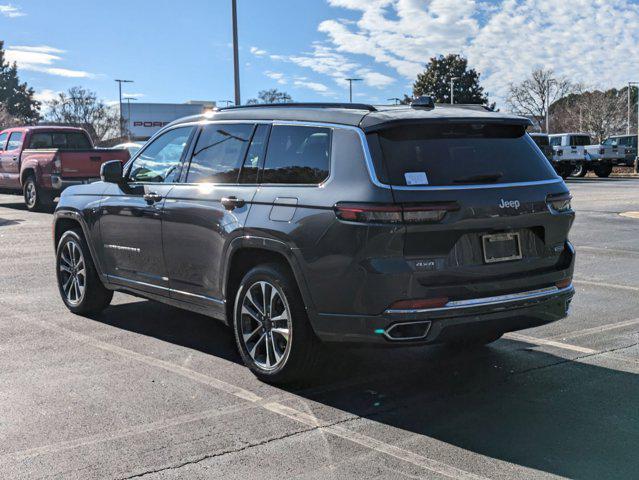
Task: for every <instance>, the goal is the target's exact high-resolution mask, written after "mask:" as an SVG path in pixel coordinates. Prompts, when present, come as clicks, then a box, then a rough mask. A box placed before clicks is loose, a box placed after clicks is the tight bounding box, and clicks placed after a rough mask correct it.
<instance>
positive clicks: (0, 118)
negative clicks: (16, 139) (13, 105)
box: [0, 103, 22, 131]
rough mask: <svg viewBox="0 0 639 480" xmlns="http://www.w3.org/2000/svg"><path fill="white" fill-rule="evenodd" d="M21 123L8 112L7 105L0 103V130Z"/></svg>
mask: <svg viewBox="0 0 639 480" xmlns="http://www.w3.org/2000/svg"><path fill="white" fill-rule="evenodd" d="M21 123H22V122H20V120H19V119H18V118H16V117H14V116H13V115H11V114H10V113H9V111H8V110H7V107H5V106H4V105H3V104H1V103H0V131H2V130H4V129H5V128H9V127H15V126H17V125H20V124H21Z"/></svg>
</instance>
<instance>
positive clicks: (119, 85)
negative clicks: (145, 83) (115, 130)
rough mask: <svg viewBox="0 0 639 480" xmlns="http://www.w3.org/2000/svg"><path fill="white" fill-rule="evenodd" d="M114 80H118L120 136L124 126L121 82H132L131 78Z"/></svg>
mask: <svg viewBox="0 0 639 480" xmlns="http://www.w3.org/2000/svg"><path fill="white" fill-rule="evenodd" d="M115 81H116V82H118V93H119V97H120V138H121V137H123V136H124V132H123V131H122V130H123V128H124V126H123V123H124V119H123V118H122V84H123V83H133V80H120V79H116V80H115Z"/></svg>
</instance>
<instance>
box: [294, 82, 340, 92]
mask: <svg viewBox="0 0 639 480" xmlns="http://www.w3.org/2000/svg"><path fill="white" fill-rule="evenodd" d="M293 84H294V85H295V86H296V87H302V88H308V89H310V90H313V91H314V92H316V93H320V94H322V95H331V94H332V92H331V91H330V88H328V87H327V86H326V85H324V84H323V83H319V82H309V81H306V80H295V81H294V82H293Z"/></svg>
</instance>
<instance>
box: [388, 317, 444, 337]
mask: <svg viewBox="0 0 639 480" xmlns="http://www.w3.org/2000/svg"><path fill="white" fill-rule="evenodd" d="M421 323H425V324H426V331H425V332H424V334H423V335H420V336H418V337H402V338H396V337H391V336H390V334H389V333H388V332H390V331H391V330H393V329H394V328H395V327H399V326H401V325H411V326H412V325H419V324H421ZM431 324H432V322H431V321H430V320H421V321H418V322H400V323H394V324H392V325H391V326H390V327H388V328H387V329H386V330H384V336H385V337H386V338H387V339H388V340H390V341H392V342H403V341H406V340H422V339H424V338H426V337H427V336H428V333H429V332H430V327H431Z"/></svg>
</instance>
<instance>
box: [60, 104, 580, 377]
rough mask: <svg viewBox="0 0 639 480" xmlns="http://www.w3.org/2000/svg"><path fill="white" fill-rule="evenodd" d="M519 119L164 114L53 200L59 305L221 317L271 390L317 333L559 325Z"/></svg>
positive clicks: (376, 335)
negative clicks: (154, 127)
mask: <svg viewBox="0 0 639 480" xmlns="http://www.w3.org/2000/svg"><path fill="white" fill-rule="evenodd" d="M529 124H530V121H529V120H528V119H526V118H522V117H516V116H512V115H507V114H503V113H496V112H491V111H488V110H486V109H484V108H482V107H477V106H475V107H463V106H459V105H454V106H434V104H433V103H432V100H430V99H428V98H426V99H424V98H422V99H420V100H418V101H416V102H414V103H413V104H412V105H411V106H393V107H373V106H370V105H363V104H361V105H360V104H282V105H277V106H272V105H251V106H249V107H237V108H226V109H220V110H219V111H216V112H215V113H214V114H212V115H207V116H195V117H189V118H185V119H182V120H179V121H176V122H173V123H171V124H170V125H168V126H166V127H165V128H163V129H162V130H161V131H159V132H158V133H157V134H156V135H155V136H154V137H153V138H152V139H151V140H150V141H149V142H147V144H146V145H145V146H144V148H143V149H142V150H141V151H140V152H138V154H137V155H136V156H135V157H134V158H133V159H132V160H131V161H129V162H128V163H127V164H126V165H124V166H123V165H122V163H121V162H119V161H113V162H107V163H105V164H104V165H103V166H102V173H101V177H102V182H98V183H93V184H90V185H82V186H75V187H72V188H69V189H67V190H65V191H64V192H63V194H62V197H61V198H60V202H59V204H58V207H57V209H56V212H55V217H54V242H55V247H56V249H57V250H56V251H57V254H56V258H57V267H56V272H57V281H58V286H59V290H60V295H61V297H62V300H63V301H64V303H65V304H66V306H67V307H68V309H69V310H71V311H72V312H74V313H77V314H90V313H92V312H98V311H100V310H102V309H104V308H106V307H107V306H108V305H109V303H110V301H111V298H112V296H113V291H114V290H122V291H125V292H130V293H133V294H135V295H138V296H142V297H146V298H150V299H154V300H159V301H161V302H165V303H168V304H171V305H174V306H177V307H181V308H184V309H186V310H191V311H195V312H200V313H203V314H205V315H209V316H211V317H214V318H217V319H220V320H222V321H223V322H226V323H228V324H229V325H230V326H231V327H232V329H233V331H234V335H235V340H236V343H237V347H238V349H239V352H240V354H241V357H242V359H243V361H244V362H245V364H246V365H247V366H248V367H249V368H250V369H251V370H252V371H253V372H254V373H255V374H256V375H257V376H258V377H259V378H261V379H263V380H265V381H268V382H274V383H280V382H289V381H293V380H296V379H299V378H301V377H304V376H305V375H306V374H307V373H308V372H309V371H310V369H311V367H312V365H314V364H315V363H316V362H318V361H319V360H321V356H320V352H321V349H320V346H321V344H322V342H348V343H357V342H359V343H369V344H373V345H378V346H385V345H406V346H409V345H419V344H431V343H437V342H444V343H448V344H452V345H455V346H457V347H459V346H466V347H470V346H472V345H478V344H485V343H489V342H492V341H495V340H496V339H498V338H499V337H500V336H501V335H502V334H503V333H504V332H508V331H512V330H519V329H523V328H528V327H532V326H536V325H541V324H545V323H548V322H552V321H555V320H558V319H561V318H563V317H565V316H566V315H567V312H568V306H569V303H570V300H571V298H572V296H573V293H574V289H573V286H572V275H573V268H574V258H575V251H574V248H573V247H572V245H571V244H570V242H569V241H568V232H569V230H570V227H571V225H572V223H573V220H574V212H573V211H572V209H571V206H570V193H569V191H568V189H567V187H566V185H565V184H564V182H563V180H562V179H561V178H560V177H558V176H557V175H556V174H555V172H554V170H553V169H552V167H551V166H550V164H549V163H548V162H547V161H546V159H545V158H544V157H543V155H541V153H540V152H539V149H538V148H537V147H536V146H535V144H534V142H533V141H532V139H531V138H530V137H529V136H528V135H527V134H526V128H527V126H528V125H529ZM158 321H161V319H159V320H158Z"/></svg>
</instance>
